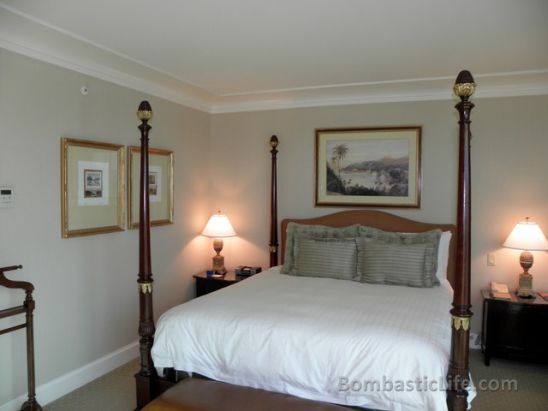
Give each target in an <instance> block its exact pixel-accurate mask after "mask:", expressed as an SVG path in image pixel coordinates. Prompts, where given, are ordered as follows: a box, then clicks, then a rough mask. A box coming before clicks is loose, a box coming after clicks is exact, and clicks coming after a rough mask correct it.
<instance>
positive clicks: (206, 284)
mask: <svg viewBox="0 0 548 411" xmlns="http://www.w3.org/2000/svg"><path fill="white" fill-rule="evenodd" d="M194 278H195V279H196V297H201V296H202V295H206V294H209V293H212V292H213V291H217V290H220V289H221V288H225V287H228V286H229V285H232V284H235V283H237V282H239V281H242V280H245V279H246V278H247V277H244V276H240V275H236V274H234V271H229V272H228V273H226V274H225V275H224V276H222V277H208V276H207V273H206V272H205V271H204V272H201V273H199V274H195V275H194Z"/></svg>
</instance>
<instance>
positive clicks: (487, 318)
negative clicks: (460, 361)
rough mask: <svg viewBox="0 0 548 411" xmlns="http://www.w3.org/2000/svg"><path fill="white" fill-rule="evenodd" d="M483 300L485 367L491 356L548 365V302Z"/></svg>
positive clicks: (484, 294) (488, 294) (488, 296)
mask: <svg viewBox="0 0 548 411" xmlns="http://www.w3.org/2000/svg"><path fill="white" fill-rule="evenodd" d="M481 294H482V297H483V318H482V327H481V330H482V344H481V346H482V347H481V348H482V350H483V354H484V362H485V365H489V363H490V361H491V357H492V356H500V357H506V358H512V359H521V360H529V361H535V362H540V361H542V362H548V351H547V350H546V347H548V328H547V327H546V325H547V324H548V301H545V300H544V299H542V298H541V297H538V296H537V297H536V298H533V299H530V298H519V297H517V296H516V294H514V293H511V294H510V295H511V296H512V299H511V300H501V299H497V298H493V297H492V296H491V292H490V290H483V291H482V292H481Z"/></svg>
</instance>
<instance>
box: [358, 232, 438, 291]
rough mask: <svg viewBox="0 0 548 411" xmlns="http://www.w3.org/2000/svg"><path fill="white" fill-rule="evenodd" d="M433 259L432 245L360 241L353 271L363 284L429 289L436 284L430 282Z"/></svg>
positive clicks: (434, 254)
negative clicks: (355, 270)
mask: <svg viewBox="0 0 548 411" xmlns="http://www.w3.org/2000/svg"><path fill="white" fill-rule="evenodd" d="M436 258H437V255H436V253H435V250H434V246H433V245H432V244H428V243H418V244H394V243H392V244H388V243H384V242H382V241H376V240H372V239H366V238H360V239H359V240H358V270H357V271H358V273H359V275H360V278H361V279H360V281H362V282H366V283H374V284H393V285H406V286H409V287H421V288H429V287H433V286H434V285H436V283H435V282H434V281H432V278H433V277H435V271H436V265H435V264H434V261H435V260H436Z"/></svg>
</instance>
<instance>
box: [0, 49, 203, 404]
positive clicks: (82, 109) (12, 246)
mask: <svg viewBox="0 0 548 411" xmlns="http://www.w3.org/2000/svg"><path fill="white" fill-rule="evenodd" d="M83 85H86V86H87V87H88V88H89V94H88V95H87V96H82V95H81V94H80V87H81V86H83ZM142 99H149V101H150V102H151V104H152V107H153V109H154V111H155V116H154V118H153V120H152V123H151V125H152V131H151V135H150V137H151V145H152V146H153V147H159V148H166V149H172V150H174V152H175V154H174V157H175V187H176V188H175V224H173V225H170V226H165V227H157V228H153V229H152V265H153V272H154V275H155V295H154V300H155V301H154V302H155V309H156V314H159V313H161V312H163V311H164V310H165V309H166V308H168V307H171V306H173V305H175V304H177V303H179V302H182V301H183V300H185V299H186V298H188V297H189V296H190V295H191V294H192V293H193V284H192V277H191V276H192V274H193V273H194V272H196V271H198V270H201V269H203V267H204V266H205V265H206V264H207V257H208V252H207V251H206V248H207V249H209V242H207V241H206V240H205V239H204V238H202V237H197V235H198V234H199V232H200V230H201V229H202V227H203V225H204V224H205V221H206V220H207V218H208V217H209V213H210V209H209V205H208V204H209V203H208V198H209V197H208V195H209V193H208V176H209V165H208V163H207V161H204V159H207V156H208V152H209V115H208V114H206V113H202V112H198V111H195V110H191V109H187V108H184V107H182V106H179V105H177V104H173V103H169V102H166V101H163V100H161V99H157V98H153V97H150V96H147V95H143V94H142V93H139V92H136V91H132V90H129V89H126V88H123V87H118V86H115V85H112V84H110V83H107V82H104V81H101V80H96V79H93V78H90V77H87V76H84V75H81V74H78V73H75V72H72V71H68V70H64V69H60V68H57V67H55V66H52V65H49V64H44V63H40V62H38V61H35V60H31V59H28V58H25V57H22V56H19V55H16V54H12V53H10V52H7V51H5V50H2V49H0V124H1V131H0V184H13V185H14V186H15V189H16V206H15V207H14V208H11V209H0V266H5V265H12V264H23V266H24V269H23V270H21V271H19V272H15V273H13V275H12V276H11V277H12V278H15V279H25V280H29V281H32V282H33V283H34V285H35V286H36V292H35V298H36V301H37V310H36V324H35V328H36V330H35V333H36V358H37V364H36V369H37V382H38V384H43V383H45V382H47V381H51V380H52V379H54V378H56V377H58V376H60V375H64V374H66V373H68V372H70V371H72V370H75V369H77V368H79V367H81V366H83V365H86V364H89V363H90V362H92V361H95V360H97V359H98V358H100V357H102V356H104V355H106V354H109V353H112V352H113V351H115V350H117V349H119V348H121V347H123V346H125V345H127V344H130V343H132V342H134V341H136V339H137V325H138V319H137V304H138V303H137V301H138V300H137V284H136V280H137V272H138V261H137V258H138V254H137V250H138V232H137V231H135V230H131V231H125V232H120V233H112V234H105V235H96V236H91V237H82V238H73V239H66V240H63V239H61V233H60V193H59V190H60V189H59V180H60V154H59V152H60V148H59V145H60V143H59V140H60V138H61V137H64V136H67V137H74V138H83V139H91V140H96V141H105V142H112V143H117V144H123V145H135V144H138V142H139V131H138V130H137V126H138V124H139V122H138V120H137V118H136V116H135V112H136V109H137V106H138V104H139V102H140V101H141V100H142ZM22 298H23V293H20V292H13V291H12V292H7V291H6V290H5V289H1V290H0V309H2V308H7V307H9V306H12V305H15V304H20V303H21V301H22ZM9 323H10V321H5V320H4V321H1V322H0V328H3V327H4V326H7V324H9ZM0 364H1V366H0V381H1V383H0V405H1V404H4V403H5V402H7V401H9V400H11V399H13V398H15V397H17V396H19V395H21V394H23V393H24V392H25V391H26V367H25V340H24V332H23V331H18V332H16V333H13V334H8V335H3V336H0Z"/></svg>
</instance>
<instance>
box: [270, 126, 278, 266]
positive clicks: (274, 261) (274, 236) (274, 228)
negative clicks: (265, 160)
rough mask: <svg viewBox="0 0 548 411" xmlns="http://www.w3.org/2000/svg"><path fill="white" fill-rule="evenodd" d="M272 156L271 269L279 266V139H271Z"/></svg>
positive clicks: (273, 137) (274, 137)
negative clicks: (277, 168) (277, 162)
mask: <svg viewBox="0 0 548 411" xmlns="http://www.w3.org/2000/svg"><path fill="white" fill-rule="evenodd" d="M270 147H272V149H271V150H270V154H271V155H272V175H271V181H270V267H274V266H276V265H278V187H277V175H276V155H277V154H278V150H277V147H278V137H276V136H275V135H273V136H272V137H270Z"/></svg>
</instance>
